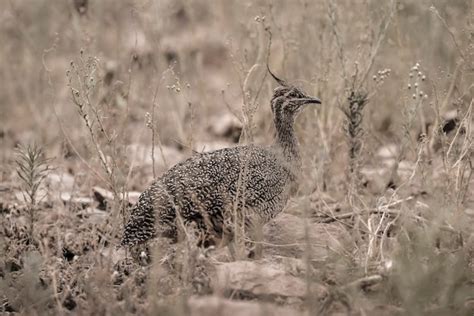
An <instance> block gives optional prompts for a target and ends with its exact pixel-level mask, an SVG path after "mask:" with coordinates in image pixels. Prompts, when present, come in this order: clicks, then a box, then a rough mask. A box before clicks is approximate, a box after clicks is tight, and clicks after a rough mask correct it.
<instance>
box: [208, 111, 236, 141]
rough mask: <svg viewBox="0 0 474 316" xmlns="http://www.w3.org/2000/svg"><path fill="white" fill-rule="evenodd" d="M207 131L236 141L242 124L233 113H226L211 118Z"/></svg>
mask: <svg viewBox="0 0 474 316" xmlns="http://www.w3.org/2000/svg"><path fill="white" fill-rule="evenodd" d="M209 131H210V132H211V133H212V134H213V135H214V136H217V137H224V138H230V139H231V140H232V142H234V143H237V142H238V141H239V138H240V133H241V132H242V124H241V123H240V122H239V120H238V119H237V118H236V117H235V116H234V115H232V114H230V113H226V114H224V115H220V116H219V117H216V118H213V119H212V120H211V123H210V125H209Z"/></svg>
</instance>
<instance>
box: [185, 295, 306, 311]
mask: <svg viewBox="0 0 474 316" xmlns="http://www.w3.org/2000/svg"><path fill="white" fill-rule="evenodd" d="M188 307H189V312H190V315H191V316H207V315H213V316H221V315H222V316H224V315H234V316H261V315H273V316H280V315H281V316H297V315H302V313H301V312H299V311H297V310H295V309H291V308H288V307H281V306H277V305H274V304H269V303H258V302H249V301H232V300H229V299H225V298H220V297H217V296H205V297H191V298H190V299H189V300H188Z"/></svg>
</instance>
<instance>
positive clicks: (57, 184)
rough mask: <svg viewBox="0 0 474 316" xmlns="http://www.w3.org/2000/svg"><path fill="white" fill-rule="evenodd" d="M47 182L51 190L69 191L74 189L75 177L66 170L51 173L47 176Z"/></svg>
mask: <svg viewBox="0 0 474 316" xmlns="http://www.w3.org/2000/svg"><path fill="white" fill-rule="evenodd" d="M46 183H47V185H48V187H49V189H50V190H51V191H55V192H68V193H69V192H72V191H73V190H74V183H75V179H74V177H73V176H72V175H70V174H69V173H66V172H62V173H50V174H48V176H47V177H46Z"/></svg>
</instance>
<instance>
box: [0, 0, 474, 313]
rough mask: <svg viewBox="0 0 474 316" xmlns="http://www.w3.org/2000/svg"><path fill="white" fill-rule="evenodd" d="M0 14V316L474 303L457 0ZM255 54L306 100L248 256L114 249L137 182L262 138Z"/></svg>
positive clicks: (160, 247) (472, 206)
mask: <svg viewBox="0 0 474 316" xmlns="http://www.w3.org/2000/svg"><path fill="white" fill-rule="evenodd" d="M0 7H1V10H0V12H1V15H2V18H1V19H0V34H1V38H0V39H1V42H2V43H3V45H2V47H1V48H0V60H1V61H2V62H1V67H0V75H1V77H2V82H3V85H2V87H1V88H0V111H1V112H2V115H1V116H0V123H1V124H0V139H1V143H0V146H1V148H0V152H1V155H0V160H1V169H0V172H1V173H0V180H1V183H0V192H1V196H0V221H1V222H0V249H1V262H0V299H1V300H2V302H1V306H0V311H1V312H5V313H8V312H9V313H19V314H32V315H33V314H34V315H42V314H60V315H62V314H78V315H82V314H84V315H90V314H97V315H114V314H132V313H137V314H146V315H148V314H149V315H156V314H158V315H184V314H192V315H206V314H211V313H213V314H216V315H220V314H222V315H224V314H226V313H234V314H238V313H241V314H242V315H263V314H265V315H266V314H282V315H287V314H289V313H293V314H303V313H309V314H318V313H319V314H322V315H331V314H335V313H343V314H344V313H347V314H351V315H381V314H386V315H407V314H408V315H423V314H426V315H448V314H449V315H451V314H457V315H472V313H473V312H474V296H473V294H472V293H474V279H473V275H474V231H473V228H472V227H474V211H473V210H474V195H473V181H474V180H473V177H472V172H473V158H472V148H473V147H474V146H473V115H472V111H473V109H472V107H473V94H474V86H473V84H472V82H473V78H474V77H473V71H472V70H473V69H474V56H473V50H472V47H473V45H474V43H473V37H472V33H473V32H474V11H473V10H474V3H473V2H472V1H468V0H464V1H448V0H437V1H414V0H402V1H385V2H383V4H382V2H380V1H376V0H360V1H345V2H341V1H333V0H326V1H276V2H275V1H234V2H229V1H223V0H222V1H213V2H206V1H201V0H193V1H168V0H163V1H141V0H136V1H123V2H116V1H111V0H107V1H96V0H89V1H79V0H74V1H59V0H54V1H38V0H37V1H32V0H21V1H20V0H17V1H5V2H2V3H1V4H0ZM270 36H271V40H270ZM267 59H268V61H269V64H270V65H271V67H272V69H273V70H274V72H276V73H277V74H278V75H279V76H281V77H283V78H285V79H286V80H288V81H290V82H296V83H297V84H298V85H300V86H302V87H303V89H304V90H305V91H307V92H308V94H312V95H316V96H318V97H320V98H321V99H322V100H323V105H322V106H321V107H320V108H318V109H317V110H307V111H306V112H305V113H304V114H302V115H301V118H300V119H299V120H298V124H297V132H298V135H299V139H300V143H301V145H302V154H303V166H304V167H303V174H304V177H303V178H302V180H301V186H300V189H299V191H298V192H297V193H296V195H295V196H294V198H292V199H291V200H290V202H289V203H288V205H287V208H286V209H285V211H284V214H281V215H280V217H279V218H277V219H276V220H275V222H273V223H269V224H267V225H266V226H265V227H261V229H259V231H258V234H256V235H258V238H256V240H253V242H254V244H255V245H256V246H257V248H258V254H257V257H258V258H255V259H245V260H243V259H242V258H243V257H244V255H243V253H244V252H245V251H244V250H245V249H242V247H244V245H245V244H248V243H249V242H250V241H249V240H245V238H244V237H245V236H241V237H242V239H239V240H240V241H239V243H237V249H236V250H237V252H236V253H237V256H236V257H234V258H231V257H230V256H229V254H228V251H227V248H219V249H201V248H199V247H197V246H196V241H195V240H193V237H192V236H193V234H192V233H188V234H187V238H185V239H184V240H183V241H182V242H180V243H178V244H176V245H168V244H166V241H163V240H158V241H156V242H154V243H153V244H152V245H150V247H149V249H147V251H143V252H139V253H137V254H125V252H124V251H123V250H121V249H117V248H116V244H117V242H118V238H119V236H120V232H121V229H122V225H123V223H124V221H125V220H126V218H127V216H128V211H129V210H128V202H127V201H133V200H134V199H136V193H137V192H140V191H141V190H143V189H144V188H146V187H147V185H148V184H149V183H150V182H151V181H152V179H153V178H154V177H155V176H159V175H160V174H161V173H162V172H163V171H164V170H166V169H167V168H168V167H170V166H171V165H173V164H175V163H176V162H179V161H180V160H183V159H185V158H186V157H188V156H189V155H191V154H193V152H201V151H203V150H205V151H207V150H213V149H216V148H221V147H225V146H232V145H235V144H236V143H237V142H240V143H249V142H254V143H258V144H268V143H270V142H271V141H272V134H273V127H272V126H273V125H272V124H273V123H272V121H271V119H270V117H271V110H270V107H269V106H268V104H269V99H270V95H271V88H272V87H273V85H274V83H273V82H271V81H270V78H269V76H267V73H266V63H267ZM33 143H35V144H41V145H40V146H39V147H34V146H28V144H33ZM18 146H22V147H21V148H23V149H21V150H20V152H18V150H17V148H18ZM18 153H20V154H18ZM16 162H17V163H16ZM242 181H245V176H243V177H242ZM100 187H102V188H106V191H105V193H104V190H101V189H100ZM25 197H26V198H25ZM236 258H237V259H238V260H236V261H234V260H235V259H236Z"/></svg>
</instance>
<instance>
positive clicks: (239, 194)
mask: <svg viewBox="0 0 474 316" xmlns="http://www.w3.org/2000/svg"><path fill="white" fill-rule="evenodd" d="M295 89H296V88H292V89H291V90H290V89H287V88H284V89H283V88H280V90H279V91H277V90H278V88H277V90H275V94H274V97H273V100H272V111H273V113H274V121H275V125H276V128H277V138H276V141H275V143H274V144H273V145H272V146H267V147H263V146H255V145H248V146H237V147H233V148H224V149H221V150H216V151H212V152H208V153H202V154H195V155H193V156H191V157H190V158H188V159H187V160H185V161H183V162H181V163H178V164H177V165H175V166H173V167H172V168H171V169H169V170H168V171H167V172H165V173H164V174H163V176H161V177H160V178H159V179H157V180H155V181H154V182H153V184H152V185H151V186H150V187H149V188H148V189H147V190H145V191H144V192H143V193H142V194H141V196H140V198H139V201H138V203H137V204H136V205H135V206H134V208H133V209H132V213H131V216H130V219H129V222H128V223H127V225H126V227H125V231H124V236H123V238H122V242H121V243H122V245H128V246H133V245H137V244H140V243H143V242H146V241H147V240H149V239H151V238H152V237H154V236H156V235H158V236H165V237H169V238H173V239H176V238H177V232H178V227H181V226H183V227H186V226H188V225H190V224H193V225H194V226H195V228H196V229H197V231H198V232H200V234H202V237H203V238H202V241H203V242H204V245H205V244H206V243H208V242H209V241H211V243H212V240H215V239H216V238H217V239H220V238H222V237H223V235H225V234H227V233H231V231H232V225H233V221H234V220H235V219H236V215H238V216H241V218H242V219H243V220H244V221H247V220H249V219H250V218H252V219H257V220H259V221H261V222H263V223H264V222H267V221H268V220H270V219H272V218H273V217H275V216H276V215H277V214H279V213H280V212H281V211H282V210H283V208H284V207H285V205H286V203H287V201H288V198H289V197H290V193H291V192H292V191H293V189H294V188H295V187H296V186H297V179H298V175H299V171H300V169H301V161H300V157H299V151H298V141H297V139H296V136H295V134H294V130H293V122H294V118H295V117H296V115H297V113H299V111H300V107H301V105H299V106H298V107H296V105H294V104H293V103H288V102H286V101H287V100H288V99H289V97H291V96H293V97H292V98H293V99H291V100H303V101H300V102H302V104H306V103H319V100H318V99H314V98H313V99H311V98H307V97H305V96H304V95H303V94H302V93H301V92H300V91H299V90H295ZM295 91H296V92H295ZM295 93H296V94H295Z"/></svg>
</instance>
